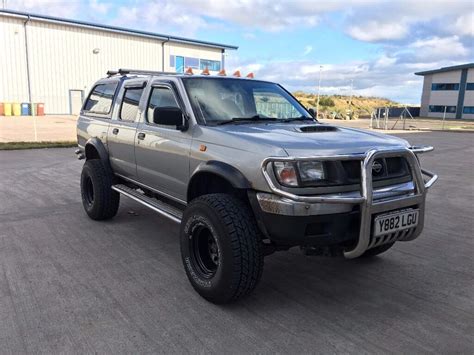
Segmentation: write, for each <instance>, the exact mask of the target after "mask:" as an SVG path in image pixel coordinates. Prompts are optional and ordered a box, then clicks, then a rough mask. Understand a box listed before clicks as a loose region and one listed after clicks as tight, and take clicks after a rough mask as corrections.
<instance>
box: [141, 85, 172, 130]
mask: <svg viewBox="0 0 474 355" xmlns="http://www.w3.org/2000/svg"><path fill="white" fill-rule="evenodd" d="M157 107H177V108H179V105H178V103H177V102H176V99H175V97H174V95H173V92H172V91H171V89H170V88H168V87H161V86H160V87H156V88H153V90H152V92H151V96H150V101H149V102H148V107H147V121H148V122H150V123H153V110H154V109H155V108H157Z"/></svg>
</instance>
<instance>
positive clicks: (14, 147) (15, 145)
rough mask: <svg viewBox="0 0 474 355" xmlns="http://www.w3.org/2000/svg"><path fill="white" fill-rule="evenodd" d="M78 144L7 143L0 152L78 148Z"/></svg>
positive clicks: (3, 144)
mask: <svg viewBox="0 0 474 355" xmlns="http://www.w3.org/2000/svg"><path fill="white" fill-rule="evenodd" d="M76 146H77V142H75V141H65V142H7V143H0V150H19V149H41V148H70V147H76Z"/></svg>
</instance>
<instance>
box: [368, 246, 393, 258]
mask: <svg viewBox="0 0 474 355" xmlns="http://www.w3.org/2000/svg"><path fill="white" fill-rule="evenodd" d="M394 244H395V243H388V244H382V245H379V246H378V247H375V248H372V249H369V250H366V251H365V252H364V254H362V255H361V256H360V257H361V258H371V257H373V256H376V255H379V254H382V253H385V252H386V251H387V250H388V249H390V248H391V247H392V246H393V245H394Z"/></svg>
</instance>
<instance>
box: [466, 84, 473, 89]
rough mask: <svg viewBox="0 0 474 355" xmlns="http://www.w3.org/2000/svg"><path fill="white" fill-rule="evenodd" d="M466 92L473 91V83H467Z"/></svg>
mask: <svg viewBox="0 0 474 355" xmlns="http://www.w3.org/2000/svg"><path fill="white" fill-rule="evenodd" d="M466 90H474V83H467V84H466Z"/></svg>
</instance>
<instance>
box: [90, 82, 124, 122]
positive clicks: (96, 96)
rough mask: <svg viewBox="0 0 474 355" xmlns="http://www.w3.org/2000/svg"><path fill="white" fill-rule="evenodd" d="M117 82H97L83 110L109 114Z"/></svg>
mask: <svg viewBox="0 0 474 355" xmlns="http://www.w3.org/2000/svg"><path fill="white" fill-rule="evenodd" d="M117 85H118V83H117V82H115V83H110V84H99V85H96V86H95V87H94V89H93V90H92V92H91V94H90V95H89V98H88V99H87V101H86V103H85V104H84V108H83V110H84V111H86V112H90V113H99V114H102V115H104V114H109V113H110V110H111V108H112V102H113V100H114V95H115V91H116V90H117Z"/></svg>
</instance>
